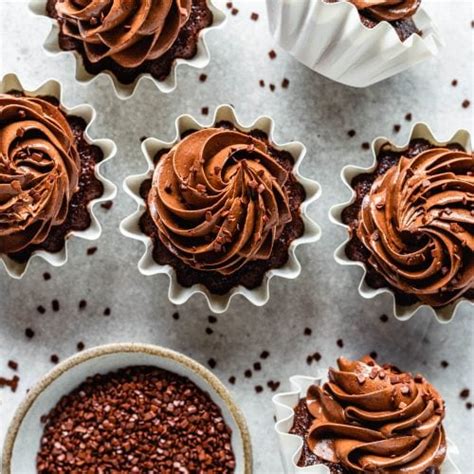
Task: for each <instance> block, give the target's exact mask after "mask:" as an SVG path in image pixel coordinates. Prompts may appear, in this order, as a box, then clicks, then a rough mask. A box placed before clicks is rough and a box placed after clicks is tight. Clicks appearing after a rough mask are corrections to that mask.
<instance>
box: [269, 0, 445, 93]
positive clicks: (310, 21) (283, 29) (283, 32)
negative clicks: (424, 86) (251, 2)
mask: <svg viewBox="0 0 474 474" xmlns="http://www.w3.org/2000/svg"><path fill="white" fill-rule="evenodd" d="M419 3H420V2H419V0H401V1H399V0H390V1H387V0H350V1H335V0H328V1H326V0H299V1H293V0H267V12H268V18H269V24H270V32H271V34H272V36H273V38H274V40H275V41H276V43H277V44H278V45H279V46H280V47H281V48H283V49H284V50H286V51H288V52H289V53H290V54H291V55H292V56H294V57H295V58H296V59H297V60H298V61H300V62H301V63H303V64H304V65H306V66H307V67H309V68H310V69H312V70H313V71H316V72H317V73H319V74H321V75H323V76H325V77H327V78H329V79H332V80H333V81H336V82H340V83H342V84H346V85H348V86H352V87H368V86H370V85H372V84H375V83H377V82H380V81H382V80H384V79H387V78H389V77H391V76H394V75H396V74H399V73H400V72H402V71H404V70H406V69H408V68H410V67H411V66H414V65H415V64H417V63H419V62H421V61H424V60H426V59H428V58H431V57H433V56H436V55H437V54H438V52H439V49H440V48H441V46H442V45H443V42H442V40H441V37H440V35H439V33H438V31H437V28H436V26H435V25H434V24H433V22H432V20H431V18H430V17H429V15H428V14H427V12H426V11H425V10H424V8H423V6H420V5H419ZM362 13H364V14H366V15H367V17H371V18H373V20H374V21H377V22H379V23H378V24H377V25H376V26H374V27H373V28H368V27H367V26H365V25H364V24H363V23H362V21H361V18H360V14H362ZM407 17H412V19H413V21H414V23H415V25H416V27H417V28H418V30H420V31H421V32H422V35H421V36H420V35H419V34H412V35H411V36H410V37H408V38H407V39H406V40H405V41H401V39H400V37H399V36H398V34H397V32H396V30H395V28H394V27H393V26H392V25H391V24H390V23H389V21H398V20H401V19H405V18H407Z"/></svg>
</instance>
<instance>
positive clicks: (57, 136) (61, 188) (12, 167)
mask: <svg viewBox="0 0 474 474" xmlns="http://www.w3.org/2000/svg"><path fill="white" fill-rule="evenodd" d="M0 111H1V115H0V123H1V125H0V144H1V145H0V253H14V252H19V251H21V250H23V249H24V248H25V247H26V246H28V245H31V244H37V243H41V242H43V241H44V240H45V239H46V237H47V236H48V234H49V231H50V229H51V227H52V226H55V225H60V224H62V223H63V222H64V221H65V219H66V216H67V213H68V211H69V203H70V201H71V198H72V195H73V194H74V193H75V192H76V191H77V187H78V182H79V173H80V160H79V154H78V151H77V148H76V145H75V140H74V135H73V133H72V130H71V128H70V126H69V124H68V123H67V120H66V118H65V117H64V115H63V114H62V113H61V112H60V111H59V109H58V108H57V107H55V106H53V105H51V104H50V103H49V102H46V101H45V100H43V99H41V98H35V97H16V96H13V95H10V94H0Z"/></svg>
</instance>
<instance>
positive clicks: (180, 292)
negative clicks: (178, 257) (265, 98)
mask: <svg viewBox="0 0 474 474" xmlns="http://www.w3.org/2000/svg"><path fill="white" fill-rule="evenodd" d="M221 121H228V122H231V123H232V124H234V125H235V126H236V127H237V128H238V129H239V130H241V131H244V132H249V131H251V130H253V129H258V130H261V131H263V132H265V133H266V134H267V135H268V138H269V140H270V143H271V144H272V146H274V147H275V148H277V149H280V150H285V151H287V152H289V153H290V154H291V155H292V156H293V158H294V159H295V165H294V168H293V173H294V175H295V176H296V178H297V180H298V182H299V183H300V184H301V185H302V186H303V187H304V189H305V192H306V199H305V201H304V202H303V203H302V205H301V217H302V219H303V222H304V226H305V230H304V234H303V235H302V236H301V237H299V238H298V239H296V240H294V241H293V242H292V243H291V244H290V247H289V249H288V254H289V258H288V261H287V263H286V264H285V265H284V266H282V267H280V268H273V269H270V270H269V271H268V272H267V273H266V274H265V276H264V280H263V282H262V285H260V286H259V287H258V288H255V289H252V290H250V289H248V288H245V287H244V286H242V285H240V286H237V287H235V288H233V289H232V290H231V291H229V292H228V293H227V294H225V295H215V294H213V293H211V292H210V291H209V290H208V289H207V288H206V287H205V286H204V285H200V284H199V285H193V286H192V287H189V288H187V287H184V286H181V285H180V284H179V283H178V280H177V278H176V272H175V270H174V268H173V267H172V266H170V265H160V264H158V263H157V262H156V261H155V260H154V259H153V242H152V239H151V238H150V237H149V236H147V235H145V234H144V233H143V232H142V231H141V229H140V223H139V222H140V218H141V216H142V215H143V213H144V212H145V210H146V204H145V201H144V200H143V198H142V197H141V196H140V186H141V184H142V183H143V181H145V180H146V179H149V178H151V176H152V174H153V170H154V164H153V158H154V157H155V155H156V154H157V153H158V151H159V150H162V149H169V148H172V147H173V146H174V145H175V144H176V143H178V142H179V141H180V140H181V137H182V135H183V133H184V132H186V131H189V130H201V129H203V128H209V127H212V126H214V125H215V124H216V123H218V122H221ZM175 128H176V138H175V139H174V140H173V141H171V142H164V141H161V140H158V139H156V138H148V139H147V140H145V141H144V142H143V143H142V152H143V155H144V156H145V159H146V162H147V165H148V169H147V171H146V172H145V173H142V174H139V175H134V176H129V177H128V178H126V179H125V181H124V184H123V187H124V189H125V191H126V192H127V193H128V194H129V195H130V196H131V197H132V198H133V199H134V200H135V202H136V203H137V205H138V209H137V210H136V211H135V212H134V213H133V214H132V215H131V216H129V217H127V218H126V219H124V220H123V221H122V223H121V225H120V230H121V232H122V234H123V235H125V236H126V237H130V238H132V239H135V240H138V241H140V242H143V244H144V245H145V253H144V254H143V256H142V258H141V259H140V261H139V262H138V269H139V270H140V272H141V273H142V274H143V275H146V276H151V275H158V274H164V275H167V276H168V277H169V280H170V285H169V291H168V297H169V300H170V301H171V302H172V303H173V304H176V305H181V304H183V303H185V302H186V301H187V300H188V299H189V298H191V296H193V295H194V294H196V293H198V294H202V295H204V297H205V298H206V300H207V303H208V305H209V308H210V309H211V310H212V311H213V312H214V313H223V312H225V311H226V310H227V309H228V308H229V305H230V302H231V300H232V299H233V298H234V297H235V296H236V295H242V296H244V297H245V298H247V300H249V301H250V302H251V303H253V304H254V305H256V306H262V305H264V304H265V303H267V302H268V300H269V298H270V280H271V279H272V278H273V277H275V276H279V277H282V278H287V279H294V278H296V277H298V275H299V274H300V273H301V264H300V262H299V261H298V259H297V257H296V254H295V251H296V249H297V247H299V246H300V245H302V244H308V243H312V242H316V241H317V240H319V238H320V236H321V230H320V228H319V226H318V225H317V224H316V223H315V222H314V221H313V220H312V219H310V217H309V216H308V215H307V209H308V206H309V205H310V204H311V203H312V202H314V201H315V200H316V199H317V198H318V197H319V195H320V193H321V188H320V185H319V183H317V182H316V181H313V180H310V179H307V178H305V177H303V176H302V175H301V174H300V172H299V168H300V165H301V163H302V161H303V159H304V156H305V154H306V148H305V146H304V145H303V144H302V143H300V142H290V143H286V144H282V145H280V144H277V143H275V142H274V140H273V131H274V122H273V120H272V119H271V118H270V117H266V116H262V117H259V118H258V119H257V120H256V121H255V122H254V123H252V124H251V125H243V124H242V123H241V122H240V121H239V120H238V118H237V116H236V113H235V110H234V109H233V108H232V107H231V106H229V105H221V106H219V107H218V108H217V109H216V111H215V114H214V118H213V121H212V124H209V125H203V124H201V123H199V122H197V121H196V120H195V119H194V118H193V117H191V116H190V115H181V116H180V117H178V119H177V120H176V122H175Z"/></svg>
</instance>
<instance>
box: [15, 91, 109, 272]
mask: <svg viewBox="0 0 474 474" xmlns="http://www.w3.org/2000/svg"><path fill="white" fill-rule="evenodd" d="M9 93H10V94H15V92H9ZM17 94H19V95H22V94H21V93H17ZM40 98H41V99H43V100H46V101H48V102H50V103H51V104H54V105H56V106H59V105H60V104H59V102H58V100H57V99H55V98H54V97H44V96H40ZM66 118H67V121H68V123H69V125H70V127H71V130H72V131H73V133H74V136H75V139H76V145H77V149H78V151H79V157H80V159H81V174H80V177H79V190H78V191H77V192H76V193H75V194H74V196H73V197H72V199H71V201H70V203H69V212H68V215H67V217H66V220H65V221H64V223H63V224H61V225H59V226H55V227H52V228H51V231H50V232H49V235H48V238H47V239H46V240H45V241H43V242H42V243H41V244H35V245H29V246H27V247H25V248H24V249H23V250H22V251H21V252H16V253H12V254H8V256H9V257H10V258H11V259H12V260H15V261H16V262H18V263H25V262H27V261H28V260H29V258H30V257H31V255H32V254H33V252H35V251H37V250H45V251H47V252H51V253H56V252H59V251H61V250H62V249H63V248H64V244H65V241H66V238H67V236H68V234H69V233H71V232H73V231H81V230H85V229H87V228H88V227H89V226H90V225H91V216H90V214H89V210H88V205H89V203H90V202H91V201H92V200H94V199H97V198H98V197H100V196H102V194H103V192H104V186H103V184H102V183H101V182H100V181H99V180H98V179H97V177H96V175H95V170H96V165H97V164H98V163H100V162H101V161H102V160H103V159H104V153H103V152H102V150H101V149H100V148H99V147H98V146H95V145H90V144H89V143H87V141H86V139H85V130H86V128H87V124H86V122H85V120H84V119H82V118H80V117H76V116H72V115H71V116H68V115H66Z"/></svg>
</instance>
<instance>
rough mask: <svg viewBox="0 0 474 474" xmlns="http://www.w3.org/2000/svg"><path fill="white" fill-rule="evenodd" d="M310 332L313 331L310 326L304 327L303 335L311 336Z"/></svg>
mask: <svg viewBox="0 0 474 474" xmlns="http://www.w3.org/2000/svg"><path fill="white" fill-rule="evenodd" d="M312 332H313V331H312V330H311V328H305V329H304V335H305V336H311V333H312Z"/></svg>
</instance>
